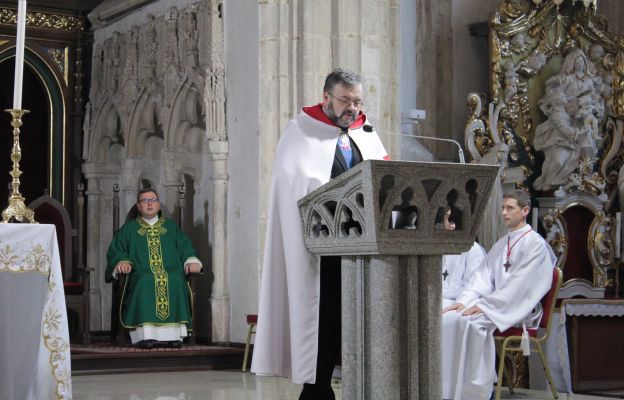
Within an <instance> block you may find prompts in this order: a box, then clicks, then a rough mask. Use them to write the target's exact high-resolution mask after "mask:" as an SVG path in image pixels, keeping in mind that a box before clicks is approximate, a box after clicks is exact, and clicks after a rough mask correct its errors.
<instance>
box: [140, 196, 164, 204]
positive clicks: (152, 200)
mask: <svg viewBox="0 0 624 400" xmlns="http://www.w3.org/2000/svg"><path fill="white" fill-rule="evenodd" d="M158 202H160V200H158V197H154V198H153V199H141V200H139V203H143V204H152V203H158Z"/></svg>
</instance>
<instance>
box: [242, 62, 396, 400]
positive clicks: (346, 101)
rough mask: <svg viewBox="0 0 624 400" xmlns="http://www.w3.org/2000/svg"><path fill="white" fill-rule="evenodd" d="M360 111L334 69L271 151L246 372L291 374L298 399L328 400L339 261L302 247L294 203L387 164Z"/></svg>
mask: <svg viewBox="0 0 624 400" xmlns="http://www.w3.org/2000/svg"><path fill="white" fill-rule="evenodd" d="M361 108H362V83H361V78H360V77H359V76H358V75H357V74H355V73H353V72H351V71H346V70H342V69H337V70H334V71H333V72H331V73H330V74H329V75H328V76H327V78H326V80H325V86H324V88H323V102H322V103H320V104H317V105H315V106H311V107H304V108H303V109H302V111H301V113H299V115H297V116H296V117H295V118H294V119H292V120H291V121H290V122H289V123H288V125H287V126H286V129H285V130H284V132H283V133H282V136H281V138H280V141H279V143H278V145H277V150H276V153H275V160H274V166H273V176H272V182H271V194H270V200H269V217H268V223H267V234H266V245H265V250H264V267H263V272H262V283H261V288H260V304H259V310H258V325H257V330H256V340H255V345H254V354H253V361H252V366H251V371H252V372H254V373H256V374H260V375H280V376H290V377H292V380H293V382H295V383H302V384H304V385H303V390H302V392H301V395H300V397H299V398H300V399H301V400H303V399H306V400H307V399H323V400H324V399H328V400H332V399H334V398H335V397H334V392H333V390H332V388H331V376H332V372H333V369H334V364H335V361H336V359H337V356H338V354H339V353H340V339H341V324H340V322H341V307H340V301H341V299H340V257H318V256H316V255H314V254H312V253H310V252H309V251H308V250H307V249H306V248H305V246H304V242H303V227H302V223H301V218H300V216H299V209H298V207H297V200H299V199H300V198H302V197H304V196H305V195H306V194H308V193H310V192H311V191H313V190H315V189H317V188H318V187H320V186H321V185H323V184H325V183H327V182H328V181H329V180H330V178H334V177H336V176H338V175H339V174H340V173H342V172H344V171H346V170H348V169H349V168H351V167H352V166H354V165H356V164H357V163H359V162H360V161H362V160H366V159H388V156H387V152H386V150H385V149H384V146H383V145H382V143H381V141H380V140H379V137H378V136H377V133H376V132H375V131H374V130H373V128H372V126H371V125H370V123H369V122H368V121H367V119H366V116H365V115H364V114H363V113H362V111H361Z"/></svg>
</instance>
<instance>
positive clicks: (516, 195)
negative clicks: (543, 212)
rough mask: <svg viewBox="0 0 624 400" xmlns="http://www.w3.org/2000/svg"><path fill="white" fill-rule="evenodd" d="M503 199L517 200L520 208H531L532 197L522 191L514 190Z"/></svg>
mask: <svg viewBox="0 0 624 400" xmlns="http://www.w3.org/2000/svg"><path fill="white" fill-rule="evenodd" d="M503 199H516V201H517V202H518V205H519V206H520V208H524V207H529V208H531V195H529V193H528V192H526V191H524V190H521V189H512V190H510V191H508V192H506V193H505V194H503Z"/></svg>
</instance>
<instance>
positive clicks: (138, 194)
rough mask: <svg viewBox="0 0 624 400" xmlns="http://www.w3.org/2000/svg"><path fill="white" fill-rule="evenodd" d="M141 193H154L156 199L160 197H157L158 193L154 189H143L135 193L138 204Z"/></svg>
mask: <svg viewBox="0 0 624 400" xmlns="http://www.w3.org/2000/svg"><path fill="white" fill-rule="evenodd" d="M143 193H154V194H155V195H156V197H160V196H158V192H157V191H156V190H155V189H152V188H144V189H141V190H139V193H137V203H138V202H139V200H140V199H141V195H142V194H143Z"/></svg>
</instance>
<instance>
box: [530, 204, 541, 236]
mask: <svg viewBox="0 0 624 400" xmlns="http://www.w3.org/2000/svg"><path fill="white" fill-rule="evenodd" d="M538 214H539V208H537V207H533V212H532V214H531V228H533V230H534V231H535V232H537V217H538Z"/></svg>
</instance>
